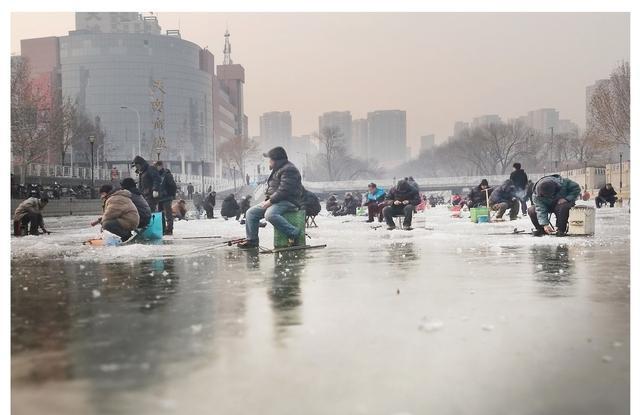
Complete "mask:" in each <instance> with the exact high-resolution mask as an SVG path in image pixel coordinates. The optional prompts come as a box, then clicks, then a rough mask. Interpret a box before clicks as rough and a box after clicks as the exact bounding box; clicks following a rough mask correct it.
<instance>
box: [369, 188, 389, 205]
mask: <svg viewBox="0 0 640 415" xmlns="http://www.w3.org/2000/svg"><path fill="white" fill-rule="evenodd" d="M386 196H387V194H386V193H385V191H384V190H383V189H381V188H379V187H377V188H376V191H375V192H373V193H370V192H367V201H366V202H365V205H368V204H369V203H371V202H376V203H379V202H382V201H383V200H384V198H385V197H386Z"/></svg>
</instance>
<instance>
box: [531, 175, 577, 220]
mask: <svg viewBox="0 0 640 415" xmlns="http://www.w3.org/2000/svg"><path fill="white" fill-rule="evenodd" d="M548 177H551V178H553V181H554V182H555V183H556V184H557V188H558V190H557V191H556V193H555V194H554V195H553V196H550V197H540V196H538V195H537V194H536V193H537V192H536V187H537V186H538V183H540V180H543V179H546V178H548ZM540 180H538V181H537V182H536V184H535V185H534V186H533V204H534V205H535V207H536V216H537V217H538V222H539V223H540V225H542V226H545V225H548V224H549V215H551V213H553V210H552V207H553V206H554V205H555V203H556V201H557V200H558V199H565V200H566V201H567V202H570V203H573V202H575V201H576V199H577V198H578V196H580V185H579V184H578V183H576V182H574V181H573V180H569V179H565V178H563V177H560V175H559V174H552V175H550V176H545V177H543V178H541V179H540Z"/></svg>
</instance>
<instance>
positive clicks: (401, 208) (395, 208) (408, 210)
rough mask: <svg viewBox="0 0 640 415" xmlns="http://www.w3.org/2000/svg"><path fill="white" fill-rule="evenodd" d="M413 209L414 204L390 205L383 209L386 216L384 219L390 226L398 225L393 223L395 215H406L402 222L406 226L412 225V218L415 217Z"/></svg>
mask: <svg viewBox="0 0 640 415" xmlns="http://www.w3.org/2000/svg"><path fill="white" fill-rule="evenodd" d="M413 209H414V206H413V205H412V204H408V205H390V206H386V207H385V208H384V209H382V215H383V216H384V219H385V221H386V222H387V225H388V226H390V227H395V226H396V225H395V224H394V223H393V217H394V216H402V215H404V222H403V223H402V225H403V226H404V227H409V226H411V219H412V218H413Z"/></svg>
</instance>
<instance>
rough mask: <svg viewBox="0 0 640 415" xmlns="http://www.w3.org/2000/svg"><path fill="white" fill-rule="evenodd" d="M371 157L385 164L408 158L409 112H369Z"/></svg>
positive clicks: (399, 161)
mask: <svg viewBox="0 0 640 415" xmlns="http://www.w3.org/2000/svg"><path fill="white" fill-rule="evenodd" d="M367 124H368V130H369V131H368V146H369V158H371V159H376V160H378V161H379V162H380V163H381V164H383V165H393V164H399V163H402V162H404V161H405V160H406V158H407V154H406V151H407V113H406V111H401V110H385V111H373V112H369V113H368V114H367Z"/></svg>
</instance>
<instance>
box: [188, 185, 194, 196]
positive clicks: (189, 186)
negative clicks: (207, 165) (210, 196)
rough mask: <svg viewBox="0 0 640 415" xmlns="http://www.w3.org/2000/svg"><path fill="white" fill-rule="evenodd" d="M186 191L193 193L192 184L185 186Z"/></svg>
mask: <svg viewBox="0 0 640 415" xmlns="http://www.w3.org/2000/svg"><path fill="white" fill-rule="evenodd" d="M187 193H189V194H193V185H191V184H190V185H188V186H187Z"/></svg>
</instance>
